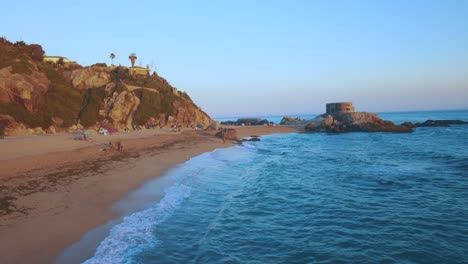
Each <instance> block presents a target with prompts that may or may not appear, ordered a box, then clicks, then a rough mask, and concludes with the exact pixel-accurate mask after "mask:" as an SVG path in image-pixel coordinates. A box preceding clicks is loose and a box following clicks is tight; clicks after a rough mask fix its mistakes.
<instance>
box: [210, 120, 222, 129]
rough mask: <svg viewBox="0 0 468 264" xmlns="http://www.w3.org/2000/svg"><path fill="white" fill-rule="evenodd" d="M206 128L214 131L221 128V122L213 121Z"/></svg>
mask: <svg viewBox="0 0 468 264" xmlns="http://www.w3.org/2000/svg"><path fill="white" fill-rule="evenodd" d="M206 129H207V130H213V131H216V130H219V129H221V124H220V123H219V122H218V121H214V122H213V123H211V124H210V125H209V126H208V127H207V128H206Z"/></svg>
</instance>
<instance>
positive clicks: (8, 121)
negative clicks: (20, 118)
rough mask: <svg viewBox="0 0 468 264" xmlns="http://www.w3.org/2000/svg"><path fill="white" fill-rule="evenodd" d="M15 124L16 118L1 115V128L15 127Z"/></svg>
mask: <svg viewBox="0 0 468 264" xmlns="http://www.w3.org/2000/svg"><path fill="white" fill-rule="evenodd" d="M15 124H16V121H15V118H13V117H12V116H10V115H4V114H0V127H5V128H7V127H13V126H14V125H15Z"/></svg>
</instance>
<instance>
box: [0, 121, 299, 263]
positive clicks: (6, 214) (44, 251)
mask: <svg viewBox="0 0 468 264" xmlns="http://www.w3.org/2000/svg"><path fill="white" fill-rule="evenodd" d="M290 132H295V130H294V129H292V128H287V127H282V126H275V127H271V126H259V127H238V128H237V133H238V136H239V137H246V136H251V135H267V134H272V133H290ZM213 134H214V133H213V132H212V133H209V132H205V131H194V130H185V131H182V133H175V132H171V131H170V130H159V129H157V130H143V131H135V132H131V133H129V134H124V133H119V134H114V135H110V136H100V135H93V136H91V138H92V139H93V141H92V142H87V141H76V140H73V136H72V135H70V134H58V135H46V136H31V137H16V138H7V139H6V140H0V245H1V246H0V262H1V263H51V262H53V261H54V259H55V257H56V256H57V255H58V254H60V252H61V251H63V250H64V249H65V248H67V247H68V246H70V245H71V244H73V243H74V242H76V241H78V240H79V239H80V237H81V236H82V235H83V234H84V233H86V232H87V231H88V230H91V229H93V228H95V227H97V226H100V225H102V224H104V223H106V222H108V221H109V220H111V219H114V218H116V217H119V216H118V215H116V212H112V211H111V210H110V208H111V207H112V205H113V204H115V203H116V202H117V201H119V200H120V199H122V198H123V197H124V196H125V194H127V193H128V192H129V191H132V190H135V189H137V188H138V187H140V186H142V184H143V183H144V182H145V181H147V180H149V179H152V178H154V177H157V176H161V175H164V173H165V172H166V171H167V170H168V169H170V168H171V167H174V166H175V165H177V164H179V163H183V162H185V161H187V160H188V159H190V158H191V157H194V156H197V155H200V154H202V153H204V152H207V151H212V150H214V149H216V148H223V147H229V146H232V144H231V143H226V144H223V143H222V140H221V139H218V138H215V137H214V136H213ZM109 141H112V142H117V141H121V142H123V144H124V146H125V149H124V152H122V153H119V152H117V151H115V150H107V151H103V150H102V149H105V148H107V145H108V143H109Z"/></svg>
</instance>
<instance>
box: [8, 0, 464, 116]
mask: <svg viewBox="0 0 468 264" xmlns="http://www.w3.org/2000/svg"><path fill="white" fill-rule="evenodd" d="M2 11H3V12H2V15H1V16H0V24H1V25H2V26H1V28H0V35H3V36H5V37H7V38H8V39H10V40H11V41H17V40H24V41H25V42H27V43H39V44H42V46H43V47H44V49H45V50H46V53H47V54H48V55H63V56H67V57H68V58H70V59H71V60H76V61H78V62H79V63H81V64H84V65H89V64H93V63H95V62H107V63H110V59H109V54H110V53H111V52H113V53H115V54H116V55H117V58H116V60H115V61H114V63H117V64H119V63H120V64H122V65H129V64H130V61H129V60H128V55H129V54H130V53H131V52H135V53H136V54H137V56H138V58H139V59H138V61H137V64H141V65H143V66H145V65H146V64H153V65H154V66H155V67H156V70H157V72H158V73H159V74H160V75H161V76H163V77H165V78H166V79H167V80H168V81H169V82H170V83H171V84H172V85H174V86H175V87H177V88H179V90H183V91H187V92H188V93H189V95H190V96H191V97H192V99H193V100H194V101H195V102H196V103H197V104H198V105H199V106H200V107H202V108H203V109H204V110H205V111H207V112H208V113H209V114H210V115H212V116H215V117H216V116H239V115H241V116H247V115H250V116H253V115H263V114H265V115H268V114H300V113H321V112H323V111H324V105H325V103H326V102H332V101H353V102H354V103H355V105H356V108H357V110H363V111H398V110H425V109H454V108H458V109H460V108H468V1H462V0H460V1H457V0H450V1H447V0H440V1H429V0H426V1H418V0H411V1H408V0H401V1H383V0H372V1H359V0H349V1H347V0H343V1H333V0H324V1H313V0H310V1H308V0H304V1H297V0H290V1H286V0H284V1H274V0H265V1H249V0H245V1H143V0H142V1H106V0H103V1H88V0H84V1H28V2H25V1H8V2H5V3H2Z"/></svg>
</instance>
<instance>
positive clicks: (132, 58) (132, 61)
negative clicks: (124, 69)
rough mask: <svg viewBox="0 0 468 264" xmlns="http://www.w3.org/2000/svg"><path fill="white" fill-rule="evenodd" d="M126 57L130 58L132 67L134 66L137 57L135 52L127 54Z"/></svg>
mask: <svg viewBox="0 0 468 264" xmlns="http://www.w3.org/2000/svg"><path fill="white" fill-rule="evenodd" d="M128 58H129V59H130V62H131V63H132V68H133V66H135V61H136V60H137V59H138V57H137V55H136V54H135V53H132V54H130V56H128Z"/></svg>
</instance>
